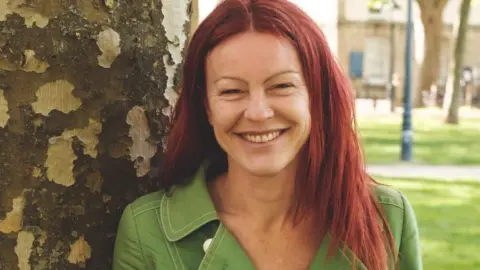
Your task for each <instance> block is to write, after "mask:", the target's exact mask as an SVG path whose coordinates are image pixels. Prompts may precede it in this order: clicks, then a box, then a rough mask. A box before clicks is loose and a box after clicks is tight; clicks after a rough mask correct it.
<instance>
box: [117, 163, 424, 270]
mask: <svg viewBox="0 0 480 270" xmlns="http://www.w3.org/2000/svg"><path fill="white" fill-rule="evenodd" d="M377 195H378V199H379V201H380V203H381V205H382V206H383V207H384V209H385V212H386V215H387V219H388V222H389V225H390V228H391V230H392V233H393V236H394V238H395V246H396V248H397V249H398V250H399V252H400V269H401V270H418V269H422V262H421V257H420V248H419V235H418V228H417V224H416V219H415V215H414V212H413V209H412V207H411V205H410V204H409V202H408V201H407V199H406V197H405V196H404V195H403V194H402V193H400V192H398V191H395V190H393V189H390V188H387V187H383V186H379V187H378V188H377ZM212 238H213V240H212V241H211V243H210V245H208V244H206V243H205V242H206V241H207V239H212ZM209 241H210V240H209ZM207 242H208V241H207ZM328 243H329V237H328V235H327V237H325V240H324V241H323V242H322V244H321V246H320V248H319V249H318V252H317V255H316V257H315V259H314V261H313V263H312V265H311V267H310V269H312V270H313V269H322V270H341V269H345V270H350V269H352V265H351V262H350V261H349V259H348V258H347V257H348V256H346V254H345V253H343V252H342V251H341V250H338V252H337V253H336V254H335V256H334V257H333V258H332V259H330V260H328V261H327V263H326V264H325V263H324V262H325V258H326V254H327V250H328ZM207 245H208V247H207ZM204 249H205V250H204ZM358 268H359V269H365V267H364V266H363V265H360V266H359V267H358ZM127 269H128V270H133V269H138V270H140V269H141V270H147V269H148V270H177V269H179V270H180V269H184V270H190V269H199V270H203V269H212V270H217V269H218V270H221V269H222V270H223V269H229V270H237V269H238V270H249V269H255V268H254V266H253V265H252V263H251V261H250V260H249V258H248V257H247V255H246V254H245V252H244V251H243V250H242V248H241V247H240V245H239V244H238V242H237V241H236V240H235V238H234V237H233V235H232V234H231V233H230V232H229V231H228V230H227V229H226V228H225V227H224V226H223V225H222V224H221V222H220V221H219V219H218V216H217V214H216V212H215V208H214V205H213V203H212V201H211V199H210V196H209V193H208V190H207V186H206V184H205V177H204V168H201V169H199V171H198V172H197V173H196V175H195V176H194V178H193V181H191V182H190V184H188V185H187V186H182V187H176V188H175V189H173V190H171V191H169V192H154V193H151V194H148V195H145V196H143V197H141V198H139V199H137V200H136V201H134V202H133V203H131V204H130V205H128V206H127V207H126V209H125V211H124V213H123V215H122V218H121V220H120V224H119V228H118V232H117V237H116V242H115V251H114V258H113V270H127Z"/></svg>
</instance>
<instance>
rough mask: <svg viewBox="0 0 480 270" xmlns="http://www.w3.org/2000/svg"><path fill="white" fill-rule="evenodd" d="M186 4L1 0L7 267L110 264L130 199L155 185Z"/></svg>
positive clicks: (1, 247)
mask: <svg viewBox="0 0 480 270" xmlns="http://www.w3.org/2000/svg"><path fill="white" fill-rule="evenodd" d="M189 3H190V1H189V0H163V1H161V0H153V1H116V0H91V1H74V0H36V1H26V0H10V1H6V0H0V21H1V24H2V31H1V32H0V149H2V151H0V269H9V270H10V269H34V270H36V269H66V270H70V269H82V267H85V268H86V269H102V270H104V269H111V258H112V252H113V250H112V249H113V243H114V239H115V233H116V229H117V223H118V220H119V218H120V215H121V213H122V211H123V209H124V207H125V205H126V204H127V203H129V202H131V201H133V200H134V199H136V198H137V197H139V196H140V195H142V194H145V193H147V192H151V191H154V190H156V189H157V188H158V183H157V182H156V179H155V178H154V177H155V175H156V171H158V163H159V159H161V153H162V151H161V147H162V138H163V136H164V132H165V128H164V127H165V124H166V123H167V121H168V120H169V119H168V116H167V115H165V114H162V110H166V108H171V106H172V105H173V103H174V102H175V95H174V94H172V93H175V89H176V88H177V83H178V76H179V74H178V73H179V67H180V64H181V61H182V55H183V51H184V47H185V43H186V39H187V37H188V32H189V29H190V25H189V17H190V14H189V12H190V8H189ZM164 59H167V60H168V61H165V62H164ZM167 90H168V91H167ZM132 108H142V115H143V118H142V125H141V126H140V127H137V126H136V127H137V128H141V129H142V130H143V131H145V130H148V133H141V132H140V133H139V130H138V129H135V128H133V126H132V125H130V124H129V123H127V114H128V112H129V111H131V110H132ZM137 124H138V122H137ZM132 132H133V133H132ZM131 134H137V135H139V134H140V135H142V136H140V137H138V136H137V137H135V136H134V137H131ZM134 140H137V142H140V146H141V147H145V145H146V144H148V147H147V148H148V149H147V148H145V149H147V150H148V151H146V152H142V151H141V150H142V149H143V148H141V149H140V148H138V146H139V145H135V146H134ZM129 149H134V150H138V149H140V150H138V151H137V154H138V153H140V154H141V155H143V156H141V158H138V157H140V156H137V158H138V159H142V160H141V161H143V162H146V161H147V160H148V162H149V166H148V168H146V167H145V166H144V167H143V169H142V173H141V174H140V175H141V176H137V174H138V172H137V168H135V163H134V162H132V161H131V157H132V153H131V152H130V150H129ZM145 149H143V150H145ZM136 161H137V159H136ZM138 162H139V161H138ZM138 162H137V163H138Z"/></svg>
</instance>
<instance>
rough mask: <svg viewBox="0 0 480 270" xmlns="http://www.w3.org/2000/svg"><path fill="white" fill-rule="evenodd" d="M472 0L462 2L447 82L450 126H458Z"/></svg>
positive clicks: (446, 120)
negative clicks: (461, 83) (461, 82)
mask: <svg viewBox="0 0 480 270" xmlns="http://www.w3.org/2000/svg"><path fill="white" fill-rule="evenodd" d="M471 4H472V0H462V4H461V6H460V10H459V11H458V12H459V16H458V22H457V25H456V27H454V29H455V30H454V31H455V46H454V51H453V61H454V63H453V65H452V71H451V72H450V73H451V74H450V75H449V77H450V78H451V79H449V80H448V82H447V93H446V94H445V101H444V102H443V104H444V108H445V110H446V112H447V117H446V119H445V122H446V123H448V124H458V121H459V119H458V109H459V107H460V100H461V96H462V89H461V86H460V80H461V79H462V76H463V56H464V54H465V41H466V40H467V31H468V18H469V16H470V7H471Z"/></svg>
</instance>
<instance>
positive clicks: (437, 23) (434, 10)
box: [414, 0, 448, 107]
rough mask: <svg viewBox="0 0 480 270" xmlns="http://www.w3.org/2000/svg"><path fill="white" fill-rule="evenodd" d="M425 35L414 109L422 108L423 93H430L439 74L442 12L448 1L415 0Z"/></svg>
mask: <svg viewBox="0 0 480 270" xmlns="http://www.w3.org/2000/svg"><path fill="white" fill-rule="evenodd" d="M417 2H418V4H419V7H420V14H421V16H420V17H421V19H422V24H423V30H424V33H425V38H424V59H423V62H422V64H421V67H420V82H419V87H418V88H416V91H415V97H414V107H422V106H424V102H423V93H424V92H426V93H430V92H431V89H432V88H433V87H434V86H435V84H436V82H437V79H438V75H439V73H440V54H441V49H442V37H443V10H444V9H445V6H446V4H447V2H448V0H417Z"/></svg>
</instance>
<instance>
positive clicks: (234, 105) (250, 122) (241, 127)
mask: <svg viewBox="0 0 480 270" xmlns="http://www.w3.org/2000/svg"><path fill="white" fill-rule="evenodd" d="M206 84H207V85H206V86H207V101H208V108H207V111H208V117H209V122H210V124H211V125H212V127H213V130H214V133H215V137H216V139H217V142H218V143H219V145H220V146H221V147H222V149H223V150H224V151H225V152H226V153H227V156H228V161H229V166H230V167H231V166H237V167H239V168H240V169H242V170H244V171H247V172H249V173H251V174H253V175H256V176H273V175H276V174H278V173H279V172H281V171H282V170H283V169H285V168H286V167H287V166H288V165H289V164H293V161H295V160H296V159H297V158H298V154H299V152H300V150H301V148H302V146H303V145H304V144H305V142H306V140H307V138H308V136H309V134H310V110H309V96H308V90H307V88H306V86H305V81H304V78H303V74H302V69H301V64H300V61H299V59H298V56H297V53H296V50H295V48H294V47H293V46H292V45H291V44H290V42H288V41H287V40H284V39H281V38H278V37H276V36H274V35H270V34H265V33H258V32H254V31H249V32H245V33H241V34H238V35H236V36H234V37H232V38H230V39H228V40H226V41H224V42H222V43H221V44H219V45H218V46H217V47H215V48H214V49H213V50H212V51H211V52H210V54H209V55H208V56H207V59H206Z"/></svg>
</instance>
